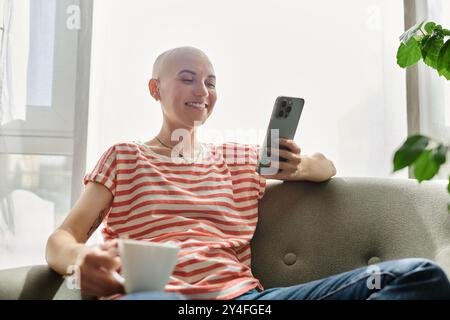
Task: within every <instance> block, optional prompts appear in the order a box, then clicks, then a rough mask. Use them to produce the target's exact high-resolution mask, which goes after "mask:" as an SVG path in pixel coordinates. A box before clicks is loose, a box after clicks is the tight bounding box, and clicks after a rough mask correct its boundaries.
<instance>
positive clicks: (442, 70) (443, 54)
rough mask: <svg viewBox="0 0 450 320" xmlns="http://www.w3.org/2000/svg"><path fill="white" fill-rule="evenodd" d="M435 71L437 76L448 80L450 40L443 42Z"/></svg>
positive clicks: (449, 71)
mask: <svg viewBox="0 0 450 320" xmlns="http://www.w3.org/2000/svg"><path fill="white" fill-rule="evenodd" d="M437 70H438V72H439V75H443V76H444V77H445V78H446V79H447V80H450V39H449V40H447V41H446V42H445V44H444V45H443V46H442V48H441V50H440V51H439V56H438V62H437Z"/></svg>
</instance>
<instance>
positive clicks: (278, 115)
mask: <svg viewBox="0 0 450 320" xmlns="http://www.w3.org/2000/svg"><path fill="white" fill-rule="evenodd" d="M304 104H305V100H304V99H302V98H295V97H286V96H279V97H277V98H276V100H275V104H274V106H273V110H272V115H271V117H270V122H269V126H268V128H267V131H266V136H265V138H264V143H263V145H262V147H261V148H260V151H259V161H258V167H257V172H258V173H261V172H263V171H264V172H263V173H265V174H275V173H276V172H277V171H278V168H273V167H270V165H271V160H278V159H275V157H272V155H271V152H270V149H271V148H272V147H277V146H279V141H278V140H277V139H278V138H285V139H294V136H295V132H296V131H297V126H298V123H299V121H300V116H301V114H302V111H303V106H304ZM279 148H280V149H288V148H286V147H284V146H279ZM279 161H286V159H284V158H282V157H280V159H279ZM269 168H270V169H272V170H268V169H269ZM263 169H264V170H263ZM273 169H275V171H274V170H273Z"/></svg>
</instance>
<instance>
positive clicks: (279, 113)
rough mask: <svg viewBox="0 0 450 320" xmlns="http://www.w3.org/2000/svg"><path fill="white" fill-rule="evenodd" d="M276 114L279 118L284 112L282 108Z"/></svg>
mask: <svg viewBox="0 0 450 320" xmlns="http://www.w3.org/2000/svg"><path fill="white" fill-rule="evenodd" d="M278 116H279V117H280V118H281V117H282V116H284V112H283V110H280V112H278Z"/></svg>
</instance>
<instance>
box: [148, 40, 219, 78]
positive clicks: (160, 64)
mask: <svg viewBox="0 0 450 320" xmlns="http://www.w3.org/2000/svg"><path fill="white" fill-rule="evenodd" d="M189 56H190V57H199V58H202V59H204V60H205V62H207V63H209V64H210V65H211V67H212V64H211V61H210V60H209V58H208V56H207V55H206V54H205V53H204V52H203V51H202V50H200V49H197V48H194V47H189V46H186V47H177V48H173V49H170V50H167V51H165V52H163V53H161V54H160V55H159V56H158V57H157V58H156V60H155V63H154V64H153V71H152V78H154V79H158V78H160V77H161V76H163V75H164V74H166V73H167V72H168V70H169V69H170V66H171V65H173V64H174V63H173V62H178V61H180V60H181V59H183V58H186V57H189Z"/></svg>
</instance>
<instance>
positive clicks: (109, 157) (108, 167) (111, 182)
mask: <svg viewBox="0 0 450 320" xmlns="http://www.w3.org/2000/svg"><path fill="white" fill-rule="evenodd" d="M116 165H117V161H116V148H115V146H112V147H110V148H109V149H108V150H106V151H105V152H104V153H103V155H102V156H101V157H100V159H99V160H98V162H97V164H96V165H95V167H94V169H93V170H92V171H91V172H90V173H87V174H86V175H85V176H84V178H83V184H84V185H85V186H86V185H87V183H88V182H89V181H93V182H97V183H100V184H102V185H104V186H105V187H106V188H108V190H109V191H111V193H112V195H113V196H115V193H116Z"/></svg>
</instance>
